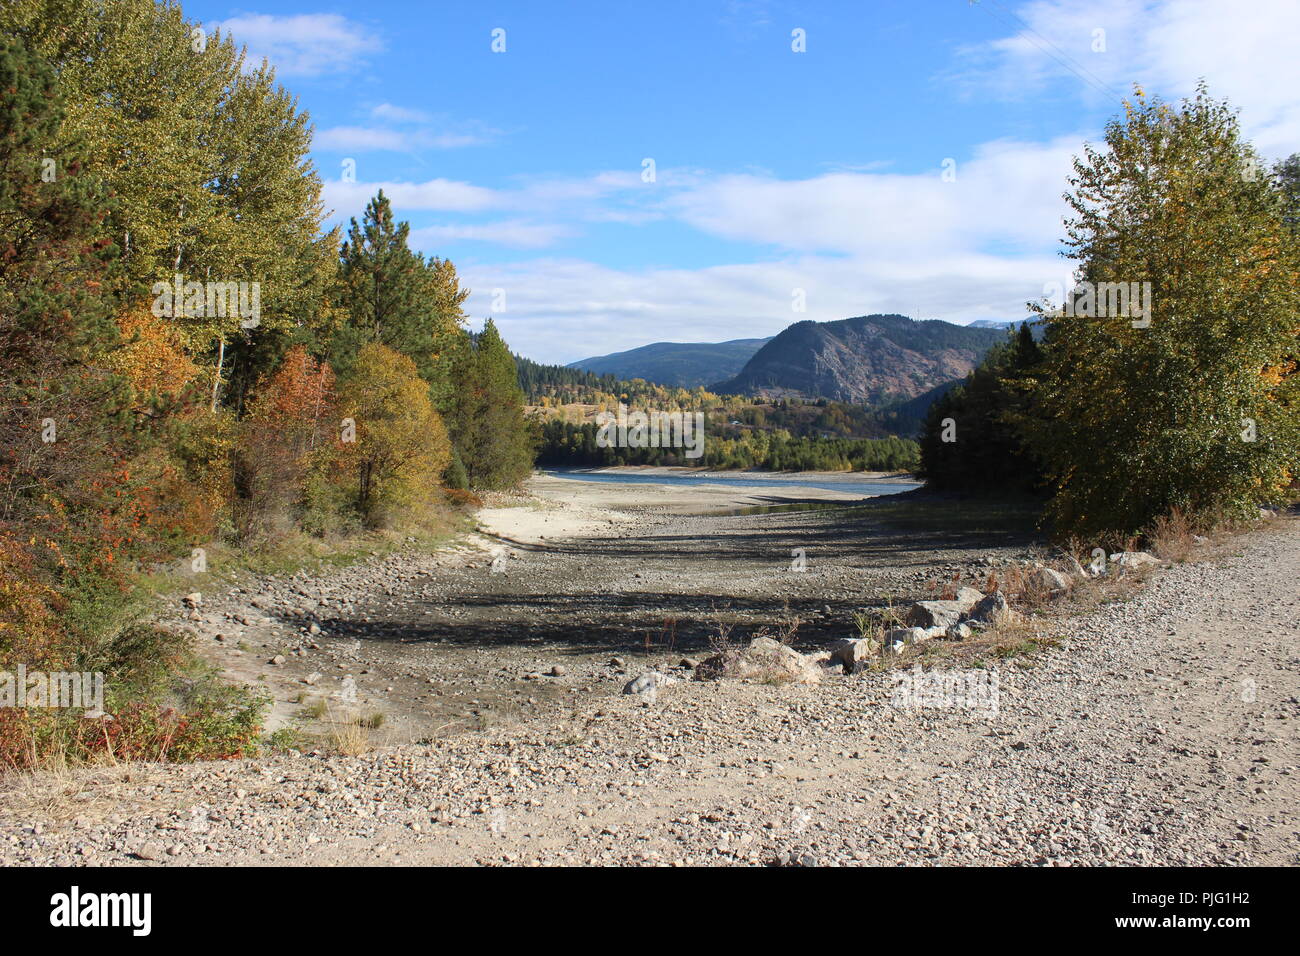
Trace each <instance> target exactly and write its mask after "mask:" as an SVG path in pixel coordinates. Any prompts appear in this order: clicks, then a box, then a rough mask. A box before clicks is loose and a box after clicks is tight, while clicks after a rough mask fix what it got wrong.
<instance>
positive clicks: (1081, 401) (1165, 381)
mask: <svg viewBox="0 0 1300 956" xmlns="http://www.w3.org/2000/svg"><path fill="white" fill-rule="evenodd" d="M1256 168H1258V157H1257V156H1256V155H1255V154H1254V152H1253V150H1252V149H1251V148H1250V146H1249V145H1248V144H1246V143H1244V142H1243V141H1242V140H1241V137H1240V132H1239V129H1238V125H1237V120H1236V117H1235V115H1234V114H1233V113H1232V112H1231V111H1230V110H1229V108H1228V107H1227V105H1226V104H1224V103H1221V102H1218V101H1215V100H1213V99H1211V98H1210V97H1209V96H1208V95H1207V93H1206V92H1205V89H1204V87H1202V88H1200V89H1199V90H1198V92H1197V94H1196V96H1195V97H1194V98H1193V99H1191V100H1189V101H1185V102H1184V103H1183V104H1182V106H1181V108H1178V109H1173V108H1171V107H1169V106H1166V105H1165V104H1163V103H1160V102H1158V101H1148V100H1147V99H1146V98H1144V97H1143V96H1142V95H1141V94H1140V93H1139V95H1138V97H1137V99H1136V102H1135V103H1133V104H1131V105H1129V106H1128V107H1127V112H1126V115H1125V117H1124V118H1123V119H1122V120H1118V119H1117V120H1115V121H1113V122H1112V123H1111V124H1110V125H1109V126H1108V128H1107V131H1106V148H1105V149H1096V148H1092V147H1089V148H1088V149H1087V152H1086V155H1085V156H1084V157H1083V158H1080V159H1077V160H1076V162H1075V176H1074V177H1073V178H1072V179H1071V185H1072V187H1073V190H1072V192H1070V193H1069V194H1067V200H1068V202H1069V204H1070V206H1071V209H1072V210H1073V212H1074V217H1073V218H1072V219H1070V220H1069V221H1068V223H1067V227H1068V240H1067V248H1068V254H1069V255H1070V256H1071V257H1072V258H1074V259H1076V260H1077V261H1078V262H1079V264H1080V269H1079V271H1080V274H1081V277H1082V279H1084V280H1087V281H1090V282H1094V283H1097V282H1112V281H1113V282H1150V283H1151V286H1152V293H1153V294H1152V301H1153V302H1154V315H1153V317H1152V321H1151V324H1150V327H1149V328H1135V327H1134V324H1133V321H1132V320H1131V319H1130V318H1129V317H1126V316H1115V315H1107V316H1095V315H1094V316H1090V317H1086V318H1085V317H1079V316H1075V317H1071V316H1066V315H1062V314H1048V315H1047V335H1046V348H1045V353H1046V359H1045V363H1044V367H1043V368H1042V370H1041V372H1039V373H1037V374H1036V376H1035V378H1036V381H1035V383H1034V387H1033V400H1034V401H1035V403H1036V405H1037V413H1036V415H1035V417H1034V418H1032V419H1029V420H1027V421H1026V423H1025V433H1026V435H1027V438H1028V439H1029V441H1030V443H1031V445H1032V447H1033V448H1034V450H1035V452H1036V453H1037V455H1038V456H1039V457H1040V459H1041V460H1042V461H1043V463H1044V465H1045V468H1046V472H1047V476H1048V479H1049V481H1050V482H1051V485H1052V487H1053V489H1054V491H1055V497H1054V498H1053V500H1052V502H1051V505H1050V507H1049V515H1050V516H1051V518H1052V519H1053V520H1054V521H1055V522H1056V524H1057V526H1058V528H1060V529H1061V530H1063V531H1068V532H1072V533H1091V532H1102V531H1114V532H1122V533H1123V532H1136V531H1138V530H1140V529H1142V528H1144V527H1146V526H1147V525H1148V524H1149V523H1150V522H1151V521H1152V520H1153V519H1155V518H1156V517H1158V516H1160V515H1163V514H1168V513H1169V512H1170V511H1171V510H1173V509H1178V510H1179V511H1181V512H1183V513H1185V514H1188V515H1193V516H1218V515H1225V514H1226V515H1249V514H1252V513H1253V510H1254V507H1255V505H1256V504H1257V503H1259V502H1260V501H1264V500H1270V499H1274V498H1276V497H1277V496H1279V495H1280V493H1281V491H1282V489H1283V488H1284V487H1285V486H1286V485H1287V484H1288V483H1289V482H1290V481H1291V480H1292V479H1293V477H1294V476H1295V474H1296V468H1297V461H1298V460H1300V416H1298V415H1297V394H1296V386H1297V383H1298V382H1300V378H1297V377H1296V375H1295V374H1294V371H1295V369H1294V363H1293V362H1292V361H1291V357H1292V356H1294V354H1295V344H1296V333H1297V326H1298V324H1300V322H1298V320H1297V318H1296V316H1297V314H1298V313H1300V272H1298V271H1297V249H1296V244H1295V241H1294V236H1293V235H1292V234H1291V233H1290V232H1289V230H1288V229H1287V228H1286V225H1285V223H1284V220H1283V213H1282V203H1281V201H1280V197H1279V193H1278V191H1277V189H1276V188H1274V186H1273V185H1272V184H1271V183H1270V181H1269V180H1268V178H1267V177H1264V176H1258V175H1251V172H1252V171H1253V170H1254V169H1256ZM1251 437H1253V438H1254V440H1250V438H1251Z"/></svg>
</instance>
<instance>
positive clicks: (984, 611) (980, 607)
mask: <svg viewBox="0 0 1300 956" xmlns="http://www.w3.org/2000/svg"><path fill="white" fill-rule="evenodd" d="M1010 610H1011V609H1010V607H1008V606H1007V599H1006V596H1005V595H1003V593H1002V592H1001V591H994V592H993V593H992V594H990V595H989V596H988V597H986V598H984V599H983V600H982V601H980V602H979V604H976V605H975V607H974V608H972V609H971V612H970V620H972V621H977V622H979V623H980V624H996V623H997V622H998V621H999V620H1001V619H1002V618H1003V617H1004V616H1005V615H1006V614H1008V613H1009V612H1010Z"/></svg>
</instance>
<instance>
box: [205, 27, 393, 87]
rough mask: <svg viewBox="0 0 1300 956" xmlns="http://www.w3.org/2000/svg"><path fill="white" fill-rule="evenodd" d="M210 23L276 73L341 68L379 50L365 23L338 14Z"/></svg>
mask: <svg viewBox="0 0 1300 956" xmlns="http://www.w3.org/2000/svg"><path fill="white" fill-rule="evenodd" d="M213 25H214V26H215V27H217V28H219V29H220V30H221V32H222V33H229V34H230V35H232V36H233V37H234V39H235V42H236V43H240V44H244V45H246V46H247V47H248V53H249V57H250V59H251V60H252V61H253V63H254V64H256V63H259V62H261V60H262V59H263V58H264V57H265V58H266V59H268V60H270V61H271V64H272V65H273V66H274V67H275V69H276V72H277V73H278V74H279V75H281V76H320V75H322V74H325V73H338V72H344V71H347V70H350V69H352V68H354V67H356V66H358V65H359V64H361V63H362V62H363V61H364V60H365V58H366V56H367V55H368V54H371V53H377V52H378V51H379V50H381V49H382V48H383V44H382V43H381V42H380V40H379V38H378V37H377V36H375V35H374V34H373V33H371V32H370V31H369V30H368V29H367V28H366V27H364V26H362V25H361V24H359V23H356V22H354V21H352V20H349V19H347V18H346V17H343V16H340V15H339V14H337V13H303V14H296V15H293V16H275V15H272V14H267V13H248V14H243V15H241V16H237V17H232V18H230V19H229V20H221V21H218V22H216V23H215V24H213Z"/></svg>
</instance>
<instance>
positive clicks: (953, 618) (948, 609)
mask: <svg viewBox="0 0 1300 956" xmlns="http://www.w3.org/2000/svg"><path fill="white" fill-rule="evenodd" d="M972 590H974V589H973V588H972ZM972 607H974V605H973V604H971V605H968V604H965V603H963V602H961V601H917V602H916V603H915V604H913V605H912V606H911V607H910V608H908V609H907V618H906V623H908V624H910V625H912V626H913V627H947V626H948V625H949V624H956V623H957V622H958V621H960V620H961V619H962V618H963V617H964V616H965V615H966V612H967V611H969V610H970V609H971V608H972Z"/></svg>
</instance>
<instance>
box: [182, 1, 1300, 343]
mask: <svg viewBox="0 0 1300 956" xmlns="http://www.w3.org/2000/svg"><path fill="white" fill-rule="evenodd" d="M184 9H185V11H186V14H187V15H188V16H190V17H191V18H195V19H199V20H201V21H202V22H203V23H204V24H205V25H207V26H210V27H211V26H216V25H218V24H220V25H222V26H223V28H225V29H227V30H229V31H230V32H231V33H233V35H234V36H235V37H236V39H237V40H240V41H241V42H243V43H246V44H247V45H248V47H249V49H250V52H251V53H252V54H254V55H255V56H258V57H260V56H266V57H268V58H269V59H270V60H271V61H272V63H273V64H275V66H276V68H277V72H278V77H279V79H280V81H281V82H282V83H283V84H284V85H285V86H286V87H288V88H289V89H290V90H292V91H293V92H294V93H296V94H297V95H298V96H299V97H300V102H301V105H302V106H303V108H305V109H306V110H307V111H308V112H309V113H310V114H311V117H312V120H313V123H314V125H315V129H316V139H315V146H314V149H313V155H314V158H315V161H316V163H317V166H318V168H319V170H320V172H321V174H322V177H323V179H324V180H325V183H326V188H325V196H326V200H327V203H328V205H329V206H330V207H331V209H333V210H334V211H335V216H334V221H342V222H346V220H347V219H348V218H349V217H350V216H353V215H359V214H360V210H361V209H362V207H363V206H364V204H365V201H366V200H367V198H368V197H369V196H370V195H372V194H373V193H374V192H375V190H376V189H378V188H379V187H380V186H383V187H384V188H385V190H386V192H388V193H389V195H390V196H391V197H392V198H393V200H394V206H395V208H396V210H397V213H398V215H399V216H400V217H401V218H404V219H407V220H409V221H410V223H411V226H412V235H413V244H414V245H416V246H417V247H418V248H419V249H421V250H422V251H423V252H425V253H426V254H436V255H440V256H444V257H447V258H450V259H451V260H452V261H453V262H455V263H456V265H457V268H458V270H459V271H460V273H461V275H462V278H463V281H464V282H465V284H466V285H467V286H469V287H470V288H471V289H472V290H473V295H472V297H471V299H470V300H469V311H470V313H471V316H472V320H471V324H472V325H474V326H477V325H479V324H481V321H482V319H483V318H484V317H485V316H487V315H489V314H492V315H493V316H494V318H495V319H496V321H497V323H498V325H499V326H500V327H501V329H502V331H503V333H504V334H505V336H506V338H507V341H508V342H510V344H511V346H512V347H513V348H514V349H515V350H516V351H519V352H522V353H523V354H526V355H529V356H530V357H533V358H536V359H538V360H542V361H557V362H567V361H571V360H573V359H576V358H580V357H583V356H586V355H594V354H601V353H605V352H610V351H615V350H618V349H624V348H630V347H634V346H637V345H642V344H645V343H648V342H653V341H663V340H671V341H717V340H721V339H727V338H739V337H748V336H754V335H769V334H773V333H775V332H777V331H779V330H780V329H782V328H784V327H785V326H786V325H789V324H790V323H791V322H794V321H798V320H800V319H806V318H812V319H817V320H829V319H837V318H843V317H845V316H848V315H859V314H863V313H868V312H876V311H899V312H904V313H906V314H909V315H920V316H923V317H926V318H944V319H948V320H950V321H955V322H963V323H964V322H969V321H972V320H974V319H980V318H1014V317H1018V316H1020V315H1022V314H1023V312H1024V302H1025V301H1026V300H1028V299H1031V298H1036V297H1038V296H1040V295H1041V294H1042V289H1043V286H1044V284H1045V283H1048V282H1060V281H1063V279H1064V278H1065V277H1066V276H1067V274H1068V264H1067V263H1066V262H1065V261H1064V260H1061V259H1059V257H1057V256H1056V255H1055V253H1056V251H1057V249H1058V248H1059V238H1060V235H1061V224H1060V219H1061V216H1062V215H1063V212H1064V205H1063V203H1062V202H1061V199H1060V195H1061V192H1062V191H1063V190H1064V189H1065V185H1066V184H1065V177H1066V175H1068V172H1069V161H1070V157H1071V155H1073V154H1074V153H1076V152H1078V150H1079V148H1080V147H1081V145H1082V143H1083V142H1084V140H1087V139H1092V140H1096V139H1097V138H1099V136H1100V131H1101V130H1102V129H1103V127H1104V125H1105V122H1106V120H1107V119H1108V118H1109V117H1110V116H1111V115H1113V114H1114V113H1115V112H1117V111H1118V110H1119V108H1120V104H1119V100H1120V97H1121V96H1123V95H1126V94H1127V93H1128V91H1129V90H1130V89H1131V86H1132V84H1133V83H1134V82H1140V83H1141V84H1142V85H1143V86H1144V88H1146V89H1147V90H1148V91H1150V92H1156V93H1159V94H1162V95H1165V96H1168V97H1178V96H1182V95H1185V94H1186V93H1188V92H1189V91H1190V90H1191V88H1192V85H1193V84H1194V83H1195V82H1196V80H1197V78H1199V77H1202V76H1203V77H1205V78H1206V79H1207V81H1208V82H1209V83H1210V87H1211V92H1213V93H1215V94H1216V95H1221V96H1227V97H1229V98H1230V100H1231V101H1232V103H1233V104H1234V105H1236V106H1238V107H1240V108H1241V110H1242V120H1243V124H1244V125H1245V127H1246V129H1247V131H1248V133H1249V134H1250V135H1251V136H1252V138H1253V139H1254V140H1255V142H1256V144H1257V145H1258V146H1259V147H1260V149H1261V150H1262V151H1263V152H1264V154H1265V156H1266V157H1269V158H1276V157H1278V156H1281V155H1286V154H1289V153H1290V152H1293V151H1296V150H1300V96H1298V95H1297V94H1296V92H1295V89H1294V87H1295V84H1294V77H1293V71H1294V64H1295V62H1296V59H1297V53H1300V40H1298V39H1297V38H1300V13H1298V11H1300V4H1296V3H1294V2H1293V0H1257V2H1255V3H1254V4H1252V15H1251V16H1249V17H1247V16H1243V15H1241V14H1240V13H1233V12H1232V8H1231V5H1229V4H1223V3H1219V2H1217V0H1214V2H1211V0H1183V2H1179V3H1169V2H1161V0H1130V2H1115V0H1106V2H1084V0H1071V2H1052V0H1044V2H1034V3H1027V4H1025V3H1014V2H1007V0H980V2H979V3H976V4H971V3H969V2H967V0H912V2H904V0H874V2H872V0H858V2H844V3H840V2H815V3H813V2H810V3H793V2H789V3H782V2H747V0H746V2H740V0H732V2H725V0H719V2H710V0H694V2H656V3H653V4H634V3H621V2H614V0H606V2H603V3H594V2H592V3H588V2H552V3H539V2H531V0H524V2H516V3H491V2H459V3H430V2H397V0H391V2H390V0H375V2H372V3H369V4H364V5H357V4H346V5H336V4H330V3H317V2H312V0H264V2H257V3H255V5H251V6H244V5H232V4H228V3H223V2H208V0H204V2H197V0H191V2H187V3H185V4H184ZM494 30H503V31H504V46H505V49H504V52H494V51H493V40H494V36H493V31H494ZM796 30H801V31H803V36H804V38H805V43H804V45H805V50H804V51H803V52H796V51H795V50H794V49H793V48H792V47H793V46H794V45H795V38H794V36H793V31H796ZM1099 31H1100V32H1099ZM497 37H498V46H499V45H500V37H501V35H500V34H497ZM346 160H352V161H354V162H355V178H356V181H355V183H351V182H345V181H343V168H344V163H345V161H346ZM646 160H652V161H653V164H654V177H653V181H652V182H647V181H646V179H647V176H646V175H645V169H646ZM945 169H948V170H951V171H952V173H953V175H948V176H944V175H943V174H944V171H945ZM800 302H802V303H804V306H805V309H806V311H798V310H797V309H798V305H799V303H800Z"/></svg>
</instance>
